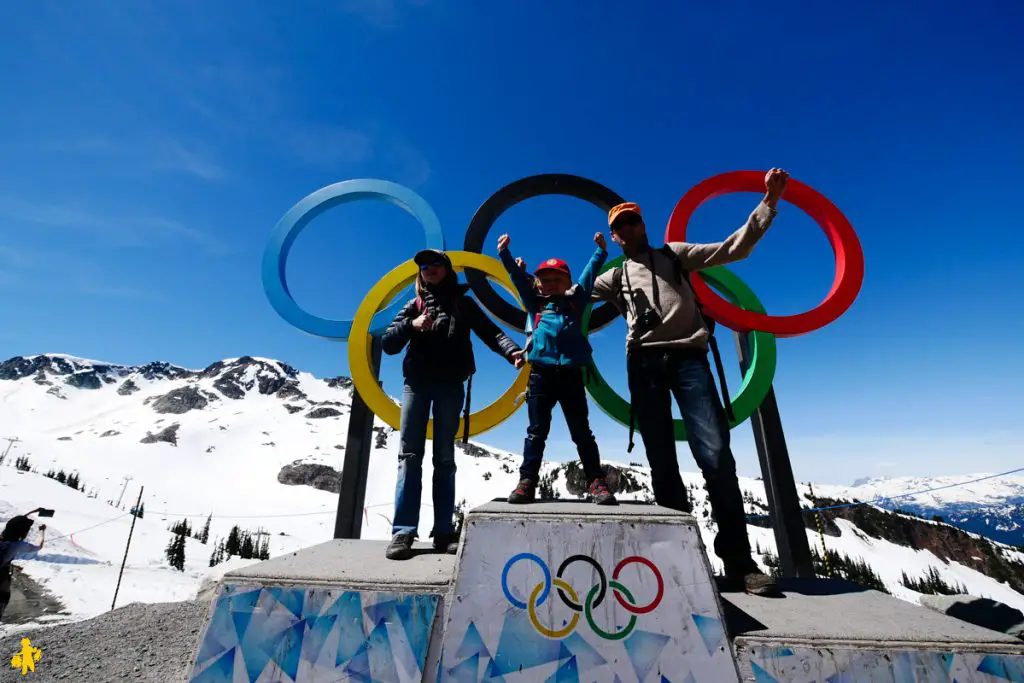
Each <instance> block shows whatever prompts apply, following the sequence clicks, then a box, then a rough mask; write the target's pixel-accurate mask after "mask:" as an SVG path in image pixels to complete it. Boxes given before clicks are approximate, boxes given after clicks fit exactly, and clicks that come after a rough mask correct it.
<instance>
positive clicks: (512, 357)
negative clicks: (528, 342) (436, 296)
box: [462, 297, 522, 365]
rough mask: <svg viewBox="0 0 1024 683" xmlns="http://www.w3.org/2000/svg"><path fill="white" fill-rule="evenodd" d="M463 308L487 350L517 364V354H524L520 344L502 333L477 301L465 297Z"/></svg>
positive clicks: (472, 327)
mask: <svg viewBox="0 0 1024 683" xmlns="http://www.w3.org/2000/svg"><path fill="white" fill-rule="evenodd" d="M462 303H463V307H462V311H463V313H464V314H465V316H466V319H467V320H468V321H469V326H470V328H471V329H472V330H473V332H474V333H475V334H476V336H478V337H480V340H481V341H482V342H483V343H484V344H487V348H489V349H490V350H491V351H494V352H495V353H496V354H498V355H499V356H502V357H503V358H504V359H505V360H507V361H508V362H509V363H512V364H513V365H515V364H516V360H517V354H519V355H521V354H522V349H520V348H519V344H516V343H515V342H514V341H512V339H510V338H509V336H508V335H507V334H505V333H504V332H502V331H501V329H500V328H499V327H498V326H497V325H495V324H494V322H493V321H492V320H491V319H490V318H488V317H487V314H486V313H484V312H483V311H482V310H481V309H480V307H479V306H478V305H477V303H476V301H474V300H473V299H470V298H469V297H465V298H463V300H462Z"/></svg>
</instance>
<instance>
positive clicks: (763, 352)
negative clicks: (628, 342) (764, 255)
mask: <svg viewBox="0 0 1024 683" xmlns="http://www.w3.org/2000/svg"><path fill="white" fill-rule="evenodd" d="M622 261H623V257H621V256H620V257H619V258H616V259H614V260H612V261H610V262H608V263H607V264H606V265H605V267H604V269H603V270H602V272H604V271H606V270H610V269H612V268H617V267H618V266H620V265H622ZM700 274H701V276H702V277H703V278H704V279H705V280H707V281H708V282H710V283H711V284H712V285H714V286H715V287H717V288H718V289H720V290H721V291H723V292H725V295H726V296H727V297H729V299H730V300H732V301H733V302H735V303H736V304H738V305H739V306H741V307H742V308H743V309H745V310H747V311H754V312H757V313H764V306H763V305H762V304H761V301H760V300H759V299H758V298H757V295H756V294H754V291H753V290H752V289H750V287H748V286H747V285H746V284H745V283H744V282H743V280H741V279H740V278H739V276H737V275H736V274H735V273H733V272H732V271H731V270H729V269H728V268H726V267H725V266H715V267H713V268H708V269H706V270H702V271H700ZM589 313H590V309H589V308H588V309H587V310H586V311H584V313H583V331H584V334H590V332H589V330H588V322H589ZM750 352H751V360H750V365H749V366H748V367H747V370H746V372H744V373H743V383H742V384H741V385H740V390H739V393H738V394H736V397H735V398H729V400H730V401H731V403H732V413H733V417H734V418H735V419H734V420H733V421H732V422H730V423H729V428H730V429H732V428H734V427H736V426H737V425H741V424H743V423H744V422H746V421H747V419H748V418H749V417H750V416H751V415H753V414H754V411H756V410H757V407H758V406H759V405H761V402H762V401H764V398H765V396H767V395H768V392H769V390H771V388H772V382H773V381H774V379H775V368H776V364H777V359H778V354H777V350H776V345H775V337H774V336H773V335H771V334H768V333H767V332H753V333H751V335H750ZM589 370H590V372H589V373H588V379H587V393H589V394H590V397H591V398H592V399H594V403H596V404H597V405H598V407H599V408H600V409H601V410H602V411H604V413H605V414H606V415H607V416H608V417H610V418H612V419H613V420H615V421H616V422H618V423H619V424H621V425H623V426H624V427H629V401H627V400H626V399H624V398H622V397H621V396H619V394H618V393H616V391H615V390H614V389H612V388H611V386H609V384H608V382H607V381H605V379H604V377H602V376H601V373H600V372H598V370H597V366H596V365H594V364H593V363H591V365H590V368H589ZM723 398H724V397H723ZM672 427H673V430H674V432H675V437H676V440H677V441H686V423H685V422H684V421H683V420H681V419H674V420H672Z"/></svg>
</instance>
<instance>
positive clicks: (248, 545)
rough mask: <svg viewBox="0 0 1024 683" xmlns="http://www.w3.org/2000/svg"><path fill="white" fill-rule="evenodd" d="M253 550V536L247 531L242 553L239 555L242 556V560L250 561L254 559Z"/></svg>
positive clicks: (243, 539) (243, 540)
mask: <svg viewBox="0 0 1024 683" xmlns="http://www.w3.org/2000/svg"><path fill="white" fill-rule="evenodd" d="M253 550H254V548H253V543H252V534H250V533H249V532H248V531H246V532H245V535H244V536H243V538H242V551H241V552H240V553H239V554H240V555H241V556H242V559H245V560H249V559H252V556H253Z"/></svg>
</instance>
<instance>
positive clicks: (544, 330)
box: [498, 233, 618, 505]
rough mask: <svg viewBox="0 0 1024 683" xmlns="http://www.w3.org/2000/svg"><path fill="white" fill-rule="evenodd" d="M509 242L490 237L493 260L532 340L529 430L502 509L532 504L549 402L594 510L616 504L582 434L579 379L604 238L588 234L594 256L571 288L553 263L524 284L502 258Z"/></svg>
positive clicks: (586, 423) (593, 448) (586, 425)
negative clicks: (494, 242) (558, 409)
mask: <svg viewBox="0 0 1024 683" xmlns="http://www.w3.org/2000/svg"><path fill="white" fill-rule="evenodd" d="M509 242H510V239H509V236H508V235H502V236H501V237H500V238H498V255H499V256H500V257H501V262H502V264H503V265H504V266H505V269H506V270H507V271H508V273H509V275H510V276H511V277H512V282H513V284H515V286H516V290H518V292H519V297H520V298H521V299H522V301H523V306H524V307H525V308H526V314H527V324H528V325H529V324H530V323H532V330H533V333H532V334H531V336H530V339H529V341H528V342H527V345H526V348H527V361H528V362H529V363H531V367H530V382H529V385H528V388H527V394H526V396H527V398H526V405H527V409H528V411H529V416H530V426H529V428H528V429H527V430H526V442H525V443H524V445H523V464H522V466H521V467H520V468H519V478H520V481H519V485H518V486H516V488H515V490H514V491H513V492H512V494H511V495H510V496H509V497H508V502H510V503H531V502H533V501H534V500H535V498H536V490H537V480H538V478H539V477H540V463H541V461H542V460H543V458H544V442H545V441H546V440H547V437H548V432H549V431H550V429H551V414H552V412H553V411H554V408H555V404H556V403H557V404H559V405H561V406H562V414H563V415H564V416H565V422H566V425H567V426H568V427H569V434H570V436H571V437H572V440H573V443H575V444H576V450H577V452H578V453H579V457H580V462H581V463H582V465H583V474H584V476H585V477H586V478H587V489H588V491H589V492H590V495H591V497H592V498H593V499H594V502H595V503H597V504H598V505H618V501H616V500H615V496H614V495H612V493H611V491H609V490H608V484H607V482H606V481H605V478H604V474H603V472H602V470H601V455H600V453H599V451H598V448H597V440H596V439H594V433H593V432H592V431H591V430H590V419H589V415H588V412H589V409H588V406H587V392H586V381H585V379H584V372H585V370H586V368H587V366H588V365H590V361H591V353H592V350H591V348H590V343H589V342H588V341H587V338H586V336H585V335H584V334H583V322H582V314H583V310H584V309H585V308H586V306H587V304H588V303H589V302H590V293H591V291H592V290H593V288H594V280H596V279H597V274H598V272H600V270H601V266H603V265H604V261H605V259H606V258H607V257H608V251H607V245H606V243H605V239H604V235H602V234H601V233H597V234H596V235H594V242H596V243H597V250H596V251H595V252H594V255H593V256H591V257H590V262H589V263H587V266H586V268H584V269H583V274H582V275H581V276H580V279H579V281H578V282H576V283H575V284H573V282H572V275H571V274H570V272H569V266H568V265H567V264H566V262H565V261H563V260H562V259H557V258H552V259H548V260H546V261H544V262H543V263H541V264H540V266H538V267H537V270H536V272H535V277H534V278H531V277H530V276H529V275H527V274H526V272H525V271H524V270H523V268H522V267H521V266H520V265H519V264H518V263H517V262H516V259H515V258H513V256H512V254H511V253H509V250H508V245H509Z"/></svg>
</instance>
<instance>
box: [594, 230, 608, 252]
mask: <svg viewBox="0 0 1024 683" xmlns="http://www.w3.org/2000/svg"><path fill="white" fill-rule="evenodd" d="M594 242H596V243H597V246H599V247H601V248H602V249H604V250H605V251H608V242H606V241H605V239H604V233H602V232H595V233H594Z"/></svg>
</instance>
